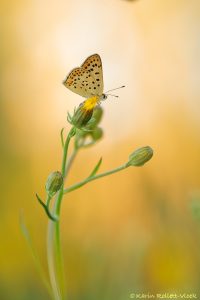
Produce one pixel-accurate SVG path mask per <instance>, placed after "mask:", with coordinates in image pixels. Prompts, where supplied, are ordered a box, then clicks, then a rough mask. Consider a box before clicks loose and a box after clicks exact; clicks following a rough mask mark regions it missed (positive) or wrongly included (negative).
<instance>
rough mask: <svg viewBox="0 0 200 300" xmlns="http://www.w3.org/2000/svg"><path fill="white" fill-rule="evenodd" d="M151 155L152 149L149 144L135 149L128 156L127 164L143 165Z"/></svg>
mask: <svg viewBox="0 0 200 300" xmlns="http://www.w3.org/2000/svg"><path fill="white" fill-rule="evenodd" d="M152 156H153V149H152V148H151V147H149V146H146V147H142V148H139V149H137V150H135V151H134V152H133V153H132V154H131V155H130V156H129V161H128V163H127V166H136V167H139V166H143V165H144V164H145V163H146V162H147V161H149V160H150V159H151V158H152Z"/></svg>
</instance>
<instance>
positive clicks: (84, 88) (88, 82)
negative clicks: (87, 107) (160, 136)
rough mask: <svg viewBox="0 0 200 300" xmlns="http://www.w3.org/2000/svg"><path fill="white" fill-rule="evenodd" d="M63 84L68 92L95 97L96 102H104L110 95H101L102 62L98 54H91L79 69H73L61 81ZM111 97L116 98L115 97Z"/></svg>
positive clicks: (102, 85)
mask: <svg viewBox="0 0 200 300" xmlns="http://www.w3.org/2000/svg"><path fill="white" fill-rule="evenodd" d="M63 84H64V85H65V86H66V87H67V88H68V89H69V90H71V91H72V92H74V93H76V94H78V95H80V96H82V97H85V98H92V97H96V101H97V102H100V101H102V100H105V99H107V96H108V95H111V94H107V93H103V89H104V84H103V70H102V61H101V57H100V56H99V54H93V55H91V56H89V57H88V58H87V59H86V60H85V61H84V62H83V64H82V65H81V66H80V67H77V68H74V69H73V70H72V71H71V72H70V73H69V74H68V75H67V77H66V79H65V80H64V81H63ZM122 87H124V86H122ZM122 87H120V88H122ZM117 89H118V88H117ZM110 91H113V90H110ZM110 91H108V92H110ZM111 96H114V97H118V96H116V95H111Z"/></svg>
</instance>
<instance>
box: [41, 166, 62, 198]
mask: <svg viewBox="0 0 200 300" xmlns="http://www.w3.org/2000/svg"><path fill="white" fill-rule="evenodd" d="M62 185H63V176H62V174H61V173H60V172H58V171H56V172H52V173H50V174H49V176H48V178H47V181H46V185H45V188H46V191H47V193H48V194H49V195H50V196H54V195H55V194H56V193H57V192H58V191H59V190H60V188H61V187H62Z"/></svg>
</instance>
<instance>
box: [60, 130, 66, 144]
mask: <svg viewBox="0 0 200 300" xmlns="http://www.w3.org/2000/svg"><path fill="white" fill-rule="evenodd" d="M64 129H65V128H62V129H61V132H60V138H61V144H62V147H64V138H63V131H64Z"/></svg>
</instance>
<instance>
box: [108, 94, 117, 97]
mask: <svg viewBox="0 0 200 300" xmlns="http://www.w3.org/2000/svg"><path fill="white" fill-rule="evenodd" d="M106 95H107V96H112V97H116V98H119V96H117V95H113V94H106Z"/></svg>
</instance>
